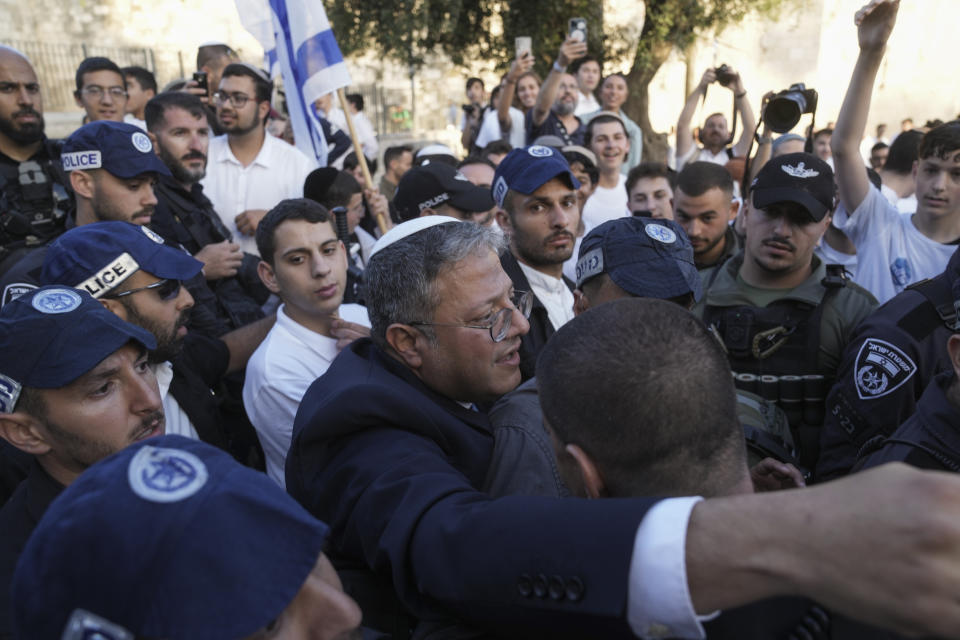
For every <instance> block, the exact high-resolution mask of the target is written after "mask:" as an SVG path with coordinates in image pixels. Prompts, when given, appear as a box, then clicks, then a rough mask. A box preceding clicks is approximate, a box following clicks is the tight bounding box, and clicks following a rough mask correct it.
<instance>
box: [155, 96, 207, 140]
mask: <svg viewBox="0 0 960 640" xmlns="http://www.w3.org/2000/svg"><path fill="white" fill-rule="evenodd" d="M173 108H177V109H183V110H184V111H186V112H187V113H189V114H190V115H192V116H193V117H194V118H198V119H199V118H201V117H202V118H206V117H207V110H206V109H204V108H203V103H202V102H201V101H200V98H199V97H197V96H195V95H193V94H192V93H186V92H184V91H167V92H165V93H160V94H158V95H155V96H154V97H152V98H150V100H149V101H148V102H147V105H146V106H145V107H144V108H143V117H144V119H145V120H146V122H147V131H150V132H151V133H155V132H156V131H157V129H159V128H160V127H162V126H163V122H164V118H165V116H166V113H167V110H168V109H173Z"/></svg>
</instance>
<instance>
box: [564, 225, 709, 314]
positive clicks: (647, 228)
mask: <svg viewBox="0 0 960 640" xmlns="http://www.w3.org/2000/svg"><path fill="white" fill-rule="evenodd" d="M601 273H606V274H609V276H610V278H611V279H612V280H613V281H614V282H615V283H616V284H617V285H618V286H619V287H620V288H621V289H623V290H624V291H626V292H627V293H629V294H631V295H634V296H639V297H642V298H661V299H665V298H675V297H677V296H682V295H685V294H688V293H692V294H693V299H694V300H696V301H699V300H700V297H701V296H702V295H703V285H702V284H701V282H700V274H699V273H698V272H697V266H696V265H695V264H694V262H693V246H692V245H691V244H690V240H689V239H688V238H687V234H686V233H684V231H683V228H682V227H681V226H680V225H679V224H677V223H676V222H674V221H673V220H664V219H659V218H657V219H654V218H645V217H640V216H633V217H628V218H617V219H616V220H609V221H607V222H604V223H603V224H601V225H600V226H598V227H596V228H594V229H593V230H591V231H590V233H588V234H587V235H586V237H585V238H584V239H583V242H581V243H580V257H579V259H578V260H577V287H581V286H582V285H583V283H584V282H586V281H587V280H589V279H590V278H592V277H594V276H598V275H600V274H601Z"/></svg>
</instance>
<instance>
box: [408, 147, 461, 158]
mask: <svg viewBox="0 0 960 640" xmlns="http://www.w3.org/2000/svg"><path fill="white" fill-rule="evenodd" d="M452 155H453V149H451V148H450V147H448V146H447V145H445V144H428V145H427V146H425V147H424V148H422V149H420V150H419V151H417V156H416V157H418V158H422V157H423V156H452Z"/></svg>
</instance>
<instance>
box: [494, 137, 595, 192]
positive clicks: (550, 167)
mask: <svg viewBox="0 0 960 640" xmlns="http://www.w3.org/2000/svg"><path fill="white" fill-rule="evenodd" d="M554 178H563V179H564V180H565V181H566V182H567V184H568V185H569V186H570V188H571V189H579V188H580V183H579V182H578V181H577V178H576V177H575V176H574V175H573V173H571V171H570V164H569V163H568V162H567V160H566V158H564V157H563V154H562V153H560V151H559V150H557V149H552V148H550V147H545V146H542V145H539V144H534V145H530V146H529V147H523V148H521V149H513V150H512V151H510V153H508V154H507V155H506V157H504V159H503V160H501V161H500V164H499V165H497V171H496V173H494V175H493V187H492V189H493V199H494V200H496V202H497V206H498V207H503V201H504V200H505V199H506V197H507V191H509V190H511V189H512V190H513V191H516V192H518V193H522V194H525V195H530V194H531V193H533V192H534V191H536V190H537V189H539V188H540V187H542V186H543V185H545V184H546V183H548V182H550V181H551V180H553V179H554Z"/></svg>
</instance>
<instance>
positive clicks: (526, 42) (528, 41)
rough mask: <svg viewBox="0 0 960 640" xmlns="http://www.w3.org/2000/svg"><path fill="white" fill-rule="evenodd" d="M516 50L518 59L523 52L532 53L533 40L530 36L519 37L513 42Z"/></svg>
mask: <svg viewBox="0 0 960 640" xmlns="http://www.w3.org/2000/svg"><path fill="white" fill-rule="evenodd" d="M514 42H515V44H516V49H517V57H518V58H519V57H520V56H521V55H522V54H523V52H524V51H526V52H527V53H531V52H532V51H533V39H532V38H530V36H520V37H518V38H516V40H515V41H514Z"/></svg>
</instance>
